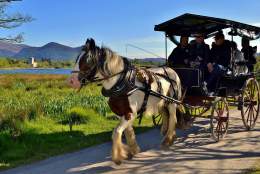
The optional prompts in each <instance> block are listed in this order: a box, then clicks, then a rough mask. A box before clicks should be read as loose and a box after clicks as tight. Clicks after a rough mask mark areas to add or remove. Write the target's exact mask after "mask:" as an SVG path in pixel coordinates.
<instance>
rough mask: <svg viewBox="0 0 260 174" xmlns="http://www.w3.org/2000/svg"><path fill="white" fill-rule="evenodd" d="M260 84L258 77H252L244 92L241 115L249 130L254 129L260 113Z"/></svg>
mask: <svg viewBox="0 0 260 174" xmlns="http://www.w3.org/2000/svg"><path fill="white" fill-rule="evenodd" d="M259 100H260V94H259V85H258V82H257V81H256V79H254V78H250V79H248V80H247V81H246V84H245V86H244V88H243V92H242V106H243V107H242V109H241V115H242V120H243V123H244V126H245V128H246V129H247V130H250V129H253V128H254V126H255V123H256V120H257V118H258V115H259V103H260V102H259Z"/></svg>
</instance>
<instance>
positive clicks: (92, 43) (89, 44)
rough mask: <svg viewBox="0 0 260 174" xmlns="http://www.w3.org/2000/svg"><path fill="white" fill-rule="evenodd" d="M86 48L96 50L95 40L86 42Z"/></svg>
mask: <svg viewBox="0 0 260 174" xmlns="http://www.w3.org/2000/svg"><path fill="white" fill-rule="evenodd" d="M86 47H87V48H88V49H90V50H92V49H94V48H95V47H96V44H95V41H94V39H92V38H90V39H87V41H86Z"/></svg>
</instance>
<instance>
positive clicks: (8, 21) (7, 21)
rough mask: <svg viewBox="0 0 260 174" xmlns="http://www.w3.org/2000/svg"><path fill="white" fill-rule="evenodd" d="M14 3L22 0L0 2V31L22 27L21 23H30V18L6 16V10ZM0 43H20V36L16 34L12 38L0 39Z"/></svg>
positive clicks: (18, 15) (18, 14)
mask: <svg viewBox="0 0 260 174" xmlns="http://www.w3.org/2000/svg"><path fill="white" fill-rule="evenodd" d="M14 1H22V0H0V29H11V28H15V27H18V26H20V25H22V24H23V23H26V22H30V21H31V20H32V18H31V17H30V16H26V15H22V14H20V13H15V14H10V15H9V14H7V13H6V8H7V7H8V5H10V3H12V2H14ZM0 41H7V42H22V41H23V36H22V34H18V35H17V36H14V37H11V36H10V37H0Z"/></svg>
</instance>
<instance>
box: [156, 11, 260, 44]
mask: <svg viewBox="0 0 260 174" xmlns="http://www.w3.org/2000/svg"><path fill="white" fill-rule="evenodd" d="M227 28H230V29H231V32H230V33H229V34H230V35H234V36H237V35H238V36H241V37H247V38H249V39H258V38H260V28H259V27H256V26H253V25H248V24H244V23H240V22H236V21H233V20H227V19H221V18H215V17H208V16H201V15H195V14H189V13H186V14H183V15H181V16H178V17H176V18H173V19H171V20H168V21H166V22H163V23H161V24H158V25H155V27H154V30H155V31H163V32H165V33H166V35H167V36H181V35H186V36H193V35H195V34H197V33H204V34H205V35H206V37H211V36H213V35H214V34H215V33H216V32H218V31H220V30H223V29H227Z"/></svg>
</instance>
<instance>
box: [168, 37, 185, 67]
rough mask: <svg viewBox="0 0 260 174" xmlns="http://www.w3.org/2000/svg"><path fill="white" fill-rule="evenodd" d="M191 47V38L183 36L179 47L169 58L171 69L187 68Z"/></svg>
mask: <svg viewBox="0 0 260 174" xmlns="http://www.w3.org/2000/svg"><path fill="white" fill-rule="evenodd" d="M189 48H190V45H189V37H187V36H181V37H180V44H178V45H177V47H176V48H174V50H173V51H172V53H171V54H170V56H169V59H168V63H169V66H170V67H173V66H181V67H185V66H187V65H188V62H189V61H188V60H189V57H190V49H189Z"/></svg>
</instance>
